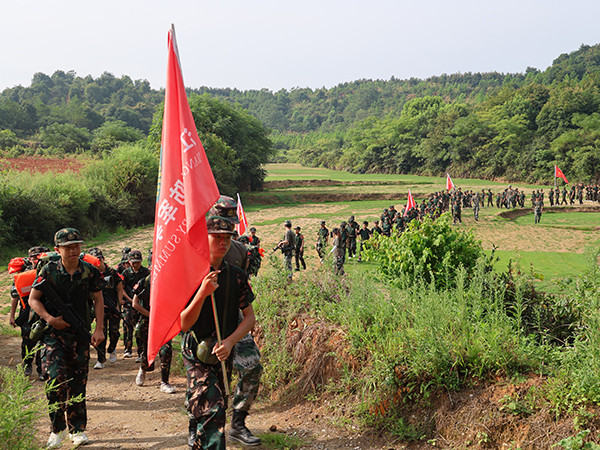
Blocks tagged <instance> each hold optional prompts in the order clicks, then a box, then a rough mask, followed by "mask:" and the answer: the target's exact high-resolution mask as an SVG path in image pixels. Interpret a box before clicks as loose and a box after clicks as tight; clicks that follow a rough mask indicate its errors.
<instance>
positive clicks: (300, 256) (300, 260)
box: [294, 227, 306, 271]
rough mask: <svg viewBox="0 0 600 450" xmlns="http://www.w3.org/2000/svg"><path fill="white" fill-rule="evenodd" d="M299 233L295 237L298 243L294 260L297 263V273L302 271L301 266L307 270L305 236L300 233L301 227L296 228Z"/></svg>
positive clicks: (295, 246) (295, 247)
mask: <svg viewBox="0 0 600 450" xmlns="http://www.w3.org/2000/svg"><path fill="white" fill-rule="evenodd" d="M296 230H298V233H297V234H296V236H295V239H296V243H295V245H294V260H295V261H296V271H299V270H300V264H302V268H303V269H304V270H306V263H305V262H304V235H303V234H302V233H300V227H296Z"/></svg>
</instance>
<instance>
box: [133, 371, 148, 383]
mask: <svg viewBox="0 0 600 450" xmlns="http://www.w3.org/2000/svg"><path fill="white" fill-rule="evenodd" d="M145 379H146V372H144V369H142V368H141V367H140V370H138V373H137V376H136V377H135V384H137V385H138V386H143V385H144V380H145Z"/></svg>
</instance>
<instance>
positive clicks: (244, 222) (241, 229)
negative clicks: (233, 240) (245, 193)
mask: <svg viewBox="0 0 600 450" xmlns="http://www.w3.org/2000/svg"><path fill="white" fill-rule="evenodd" d="M237 216H238V219H239V220H240V223H238V224H237V225H236V226H235V227H236V229H237V232H238V234H239V235H240V236H241V235H242V234H244V233H245V232H246V230H247V229H248V219H247V218H246V213H245V212H244V207H243V206H242V199H241V198H240V194H238V195H237ZM250 242H252V236H250Z"/></svg>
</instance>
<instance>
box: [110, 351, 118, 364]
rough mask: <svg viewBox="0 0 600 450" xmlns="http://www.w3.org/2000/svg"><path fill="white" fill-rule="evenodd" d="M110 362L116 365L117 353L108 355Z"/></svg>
mask: <svg viewBox="0 0 600 450" xmlns="http://www.w3.org/2000/svg"><path fill="white" fill-rule="evenodd" d="M108 360H109V361H110V362H111V363H114V362H116V361H117V352H112V353H111V354H110V355H108Z"/></svg>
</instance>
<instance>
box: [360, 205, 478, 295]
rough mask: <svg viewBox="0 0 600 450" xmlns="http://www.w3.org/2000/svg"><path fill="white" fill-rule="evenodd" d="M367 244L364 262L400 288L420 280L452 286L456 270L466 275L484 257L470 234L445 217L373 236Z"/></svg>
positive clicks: (415, 221)
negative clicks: (389, 233)
mask: <svg viewBox="0 0 600 450" xmlns="http://www.w3.org/2000/svg"><path fill="white" fill-rule="evenodd" d="M370 244H371V245H370V246H369V248H368V249H367V251H366V252H365V258H366V260H367V261H372V262H375V263H376V264H378V271H379V273H380V274H381V275H382V276H383V277H384V279H385V280H386V281H389V282H390V283H393V284H396V285H401V286H410V285H411V284H413V283H414V282H415V281H416V280H421V279H422V280H424V281H425V282H426V283H433V284H435V285H436V286H438V287H441V286H451V285H454V283H455V277H456V274H457V273H458V272H457V269H461V268H464V269H465V270H466V271H467V272H469V271H471V270H473V269H474V267H475V265H476V264H477V260H478V259H479V258H482V257H484V252H483V248H482V247H481V243H480V242H478V241H476V240H475V237H474V235H473V233H472V232H469V231H464V230H462V229H459V228H456V227H454V226H452V224H451V222H450V218H449V216H448V215H447V214H445V215H443V216H442V217H440V218H439V219H438V220H432V219H429V218H427V219H425V220H423V221H422V222H421V221H418V220H413V221H411V222H410V224H409V226H408V228H407V230H406V231H405V232H404V233H402V234H400V233H392V235H391V236H389V237H387V236H384V235H378V236H374V238H373V239H372V242H370Z"/></svg>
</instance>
